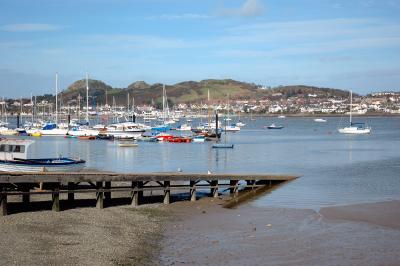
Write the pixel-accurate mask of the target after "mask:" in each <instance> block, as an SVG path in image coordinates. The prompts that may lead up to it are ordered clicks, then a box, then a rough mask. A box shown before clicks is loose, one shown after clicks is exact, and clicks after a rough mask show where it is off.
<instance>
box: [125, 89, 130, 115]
mask: <svg viewBox="0 0 400 266" xmlns="http://www.w3.org/2000/svg"><path fill="white" fill-rule="evenodd" d="M127 101H128V107H127V108H126V110H127V112H129V101H130V99H129V92H128V99H127Z"/></svg>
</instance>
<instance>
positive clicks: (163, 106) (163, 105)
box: [162, 84, 166, 125]
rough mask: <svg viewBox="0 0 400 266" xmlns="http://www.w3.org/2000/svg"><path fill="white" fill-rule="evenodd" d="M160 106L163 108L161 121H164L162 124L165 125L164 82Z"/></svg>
mask: <svg viewBox="0 0 400 266" xmlns="http://www.w3.org/2000/svg"><path fill="white" fill-rule="evenodd" d="M162 108H163V121H164V125H165V119H166V115H165V84H163V98H162Z"/></svg>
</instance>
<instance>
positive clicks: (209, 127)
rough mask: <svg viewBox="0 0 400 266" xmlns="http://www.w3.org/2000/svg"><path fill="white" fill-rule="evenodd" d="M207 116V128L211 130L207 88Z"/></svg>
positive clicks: (208, 91)
mask: <svg viewBox="0 0 400 266" xmlns="http://www.w3.org/2000/svg"><path fill="white" fill-rule="evenodd" d="M207 116H208V130H209V131H210V130H211V115H210V89H208V90H207Z"/></svg>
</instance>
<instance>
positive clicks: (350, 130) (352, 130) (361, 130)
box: [338, 91, 371, 134]
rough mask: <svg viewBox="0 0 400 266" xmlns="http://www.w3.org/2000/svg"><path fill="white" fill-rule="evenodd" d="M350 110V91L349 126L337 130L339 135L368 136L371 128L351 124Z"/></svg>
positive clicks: (351, 96)
mask: <svg viewBox="0 0 400 266" xmlns="http://www.w3.org/2000/svg"><path fill="white" fill-rule="evenodd" d="M352 108H353V92H352V91H350V125H349V126H348V127H344V128H339V129H338V131H339V133H341V134H369V133H371V128H370V127H366V126H365V124H364V123H353V122H352V113H351V112H352Z"/></svg>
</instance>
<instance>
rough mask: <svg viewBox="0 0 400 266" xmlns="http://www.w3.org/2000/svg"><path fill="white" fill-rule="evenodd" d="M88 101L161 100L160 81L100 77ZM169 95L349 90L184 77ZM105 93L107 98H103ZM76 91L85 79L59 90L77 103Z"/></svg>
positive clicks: (193, 97)
mask: <svg viewBox="0 0 400 266" xmlns="http://www.w3.org/2000/svg"><path fill="white" fill-rule="evenodd" d="M89 88H90V89H89V99H90V100H89V101H90V104H91V105H93V104H99V105H102V104H105V103H106V102H107V103H108V104H110V105H111V104H112V102H113V99H115V102H116V104H118V105H119V104H126V102H127V95H128V93H129V96H130V98H131V99H132V97H134V98H135V104H139V105H140V104H151V103H152V102H154V103H156V104H157V103H160V102H161V99H162V84H160V83H156V84H147V83H146V82H144V81H137V82H134V83H132V84H130V85H129V86H128V87H127V88H123V89H121V88H112V87H111V86H110V85H107V84H105V83H104V82H102V81H99V80H89ZM166 90H167V96H168V99H169V100H170V101H171V102H172V103H173V104H176V103H194V102H201V101H202V102H205V101H207V92H208V91H210V99H211V101H212V102H214V103H215V102H220V101H223V102H225V101H226V100H227V98H228V95H229V98H230V99H231V100H250V99H274V98H277V97H278V98H283V99H286V98H290V97H295V96H298V97H302V98H307V97H308V95H310V94H313V95H314V96H315V95H316V97H318V98H326V97H340V98H345V97H348V92H347V91H343V90H337V89H329V88H318V87H311V86H303V85H294V86H281V87H277V88H270V89H261V88H260V87H259V86H257V85H256V84H252V83H246V82H240V81H235V80H231V79H225V80H215V79H208V80H202V81H199V82H197V81H185V82H180V83H177V84H174V85H166ZM106 94H107V101H106ZM78 95H81V97H83V98H82V99H84V97H85V95H86V81H85V80H78V81H76V82H74V83H73V84H71V85H70V86H69V87H68V89H67V90H65V91H63V92H62V93H61V95H60V96H61V97H62V99H63V102H64V103H70V104H73V103H76V102H77V100H78Z"/></svg>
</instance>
